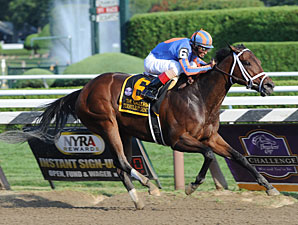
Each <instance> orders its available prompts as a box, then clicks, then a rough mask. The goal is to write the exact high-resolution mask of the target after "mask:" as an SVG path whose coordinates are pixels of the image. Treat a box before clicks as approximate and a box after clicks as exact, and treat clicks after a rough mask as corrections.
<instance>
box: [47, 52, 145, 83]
mask: <svg viewBox="0 0 298 225" xmlns="http://www.w3.org/2000/svg"><path fill="white" fill-rule="evenodd" d="M143 71H144V61H143V59H140V58H138V57H135V56H131V55H127V54H123V53H103V54H97V55H93V56H90V57H88V58H86V59H84V60H82V61H80V62H77V63H74V64H72V65H70V66H68V67H67V68H66V69H65V70H64V72H63V73H64V74H101V73H106V72H123V73H142V72H143ZM88 81H89V80H85V79H84V80H62V79H59V80H56V81H55V83H54V84H53V85H52V86H53V87H59V86H80V85H84V84H86V83H87V82H88Z"/></svg>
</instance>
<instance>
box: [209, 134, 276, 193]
mask: <svg viewBox="0 0 298 225" xmlns="http://www.w3.org/2000/svg"><path fill="white" fill-rule="evenodd" d="M208 144H209V146H210V147H211V148H213V151H214V152H216V153H217V154H219V155H221V156H224V157H227V158H229V159H232V160H234V161H235V162H237V163H238V164H240V165H241V166H243V167H244V168H246V169H247V170H248V171H249V172H250V173H251V174H252V175H253V177H254V178H255V179H256V181H257V182H258V184H259V185H261V186H263V187H265V188H266V192H267V194H268V195H279V191H278V190H276V189H275V188H274V187H273V186H272V185H271V184H270V183H269V182H268V181H267V180H266V179H265V178H264V177H263V176H262V175H261V174H260V173H259V172H258V171H257V170H256V168H255V167H254V166H253V165H251V164H250V163H249V162H248V161H247V159H246V158H245V157H244V156H243V155H241V154H240V153H239V152H237V151H236V150H235V149H233V148H232V147H231V146H230V145H229V144H228V143H226V142H225V141H224V140H223V138H222V137H221V136H220V135H219V134H216V135H214V136H213V137H212V139H210V141H209V142H208Z"/></svg>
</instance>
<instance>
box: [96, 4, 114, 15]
mask: <svg viewBox="0 0 298 225" xmlns="http://www.w3.org/2000/svg"><path fill="white" fill-rule="evenodd" d="M117 12H119V6H117V5H116V6H109V7H97V8H96V13H97V14H104V13H117Z"/></svg>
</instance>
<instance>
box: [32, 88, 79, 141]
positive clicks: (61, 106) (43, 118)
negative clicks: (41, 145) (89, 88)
mask: <svg viewBox="0 0 298 225" xmlns="http://www.w3.org/2000/svg"><path fill="white" fill-rule="evenodd" d="M80 92H81V89H80V90H77V91H74V92H72V93H70V94H68V95H66V96H64V97H62V98H59V99H57V100H56V101H54V102H52V103H49V104H47V105H46V106H45V108H44V112H43V113H42V114H41V115H40V116H39V117H38V118H37V124H36V125H37V126H36V129H34V132H35V133H37V134H38V136H40V137H39V138H40V139H43V140H45V141H53V140H55V139H56V138H57V137H58V136H59V134H60V132H61V130H62V129H63V127H64V126H65V124H66V123H67V119H68V117H69V116H70V115H71V116H73V118H74V119H77V115H76V113H75V104H76V100H77V98H78V96H79V94H80ZM51 124H53V125H54V127H55V128H54V131H53V132H51V133H50V134H49V133H48V130H49V127H50V125H51Z"/></svg>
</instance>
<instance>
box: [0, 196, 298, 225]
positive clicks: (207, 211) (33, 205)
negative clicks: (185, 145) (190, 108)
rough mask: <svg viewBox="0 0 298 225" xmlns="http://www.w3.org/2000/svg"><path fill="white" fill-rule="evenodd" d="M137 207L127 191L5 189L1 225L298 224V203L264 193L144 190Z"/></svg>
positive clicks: (0, 209)
mask: <svg viewBox="0 0 298 225" xmlns="http://www.w3.org/2000/svg"><path fill="white" fill-rule="evenodd" d="M139 196H140V197H142V198H143V200H144V202H145V204H146V207H145V209H144V210H135V208H134V205H133V203H132V201H131V200H130V198H129V195H128V194H126V193H125V194H119V195H115V196H112V197H106V196H100V195H98V196H95V195H91V194H88V193H84V192H77V191H46V192H43V191H38V192H37V191H35V192H15V191H0V224H9V225H13V224H22V225H25V224H34V225H35V224H38V225H43V224H46V225H49V224H51V225H52V224H63V225H67V224H84V225H87V224H105V225H106V224H113V225H114V224H128V225H140V224H142V225H147V224H151V225H152V224H156V225H162V224H171V225H176V224H177V225H178V224H179V225H184V224H185V225H190V224H229V225H230V224H260V225H264V224H278V225H282V224H287V225H289V224H298V201H297V200H296V199H295V198H293V197H289V196H284V195H280V196H274V197H268V196H266V194H265V192H249V191H245V192H231V191H212V192H199V191H196V192H195V193H193V194H192V195H191V196H185V195H184V194H183V193H181V192H172V193H170V192H166V193H165V192H162V195H161V196H160V197H153V196H149V195H148V194H147V193H145V192H142V193H139Z"/></svg>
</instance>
